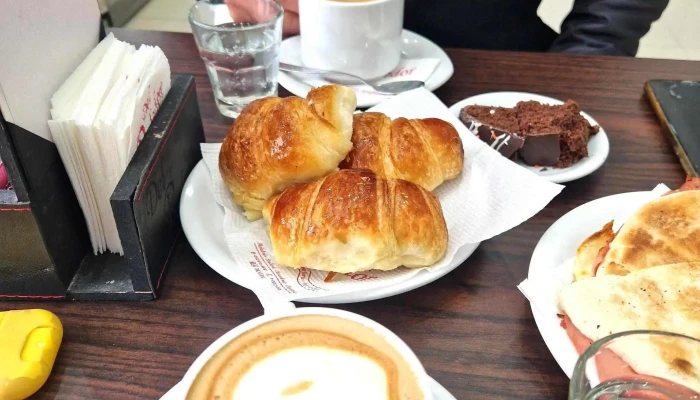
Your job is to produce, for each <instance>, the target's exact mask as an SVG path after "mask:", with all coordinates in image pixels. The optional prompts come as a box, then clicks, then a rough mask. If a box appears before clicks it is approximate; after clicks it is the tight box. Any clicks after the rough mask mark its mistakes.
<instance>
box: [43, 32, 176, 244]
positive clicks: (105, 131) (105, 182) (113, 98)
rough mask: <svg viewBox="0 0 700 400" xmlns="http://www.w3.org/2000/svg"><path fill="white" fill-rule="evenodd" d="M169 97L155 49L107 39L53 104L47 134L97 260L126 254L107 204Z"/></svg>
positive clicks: (166, 74) (165, 68)
mask: <svg viewBox="0 0 700 400" xmlns="http://www.w3.org/2000/svg"><path fill="white" fill-rule="evenodd" d="M168 90H170V65H169V64H168V60H167V58H166V57H165V55H164V54H163V52H162V51H161V49H160V48H158V47H152V46H145V45H143V46H141V47H140V48H139V49H138V50H136V48H135V47H134V46H133V45H131V44H128V43H125V42H122V41H119V40H117V39H116V38H115V37H114V36H113V35H112V34H111V33H110V34H109V35H108V36H107V37H106V38H105V39H104V40H102V41H101V42H100V43H99V44H98V45H97V46H96V47H95V48H94V49H93V50H92V51H91V52H90V53H89V54H88V56H87V57H86V58H85V60H84V61H83V62H82V63H81V64H80V65H79V66H78V68H77V69H76V70H75V71H74V72H73V73H72V74H71V76H70V77H68V79H67V80H66V81H65V82H64V83H63V85H61V87H60V88H59V89H58V91H57V92H56V93H55V94H54V95H53V97H52V98H51V117H52V120H50V121H49V129H50V130H51V135H52V136H53V139H54V142H55V143H56V147H57V148H58V151H59V154H60V155H61V159H62V160H63V164H64V165H65V167H66V171H67V172H68V176H69V177H70V180H71V183H72V185H73V189H74V190H75V193H76V195H77V197H78V201H79V203H80V207H81V208H82V210H83V214H84V215H85V220H86V222H87V226H88V230H89V232H90V240H91V241H92V247H93V251H94V253H95V254H98V253H102V252H104V251H105V250H109V251H111V252H113V253H119V254H121V255H123V254H124V251H123V249H122V245H121V241H120V240H119V233H118V232H117V226H116V223H115V220H114V214H113V213H112V207H111V205H110V201H109V199H110V197H111V195H112V192H113V191H114V188H115V187H116V185H117V183H118V182H119V180H120V179H121V176H122V174H123V173H124V171H125V170H126V167H127V165H128V164H129V161H130V160H131V157H132V156H133V155H134V152H135V151H136V147H137V146H138V145H139V143H140V142H141V139H142V138H143V135H144V134H145V132H146V131H147V130H148V127H149V125H150V124H151V121H152V120H153V117H154V116H155V114H156V112H157V111H158V107H159V106H160V104H161V103H162V101H163V99H164V98H165V95H166V94H167V93H168Z"/></svg>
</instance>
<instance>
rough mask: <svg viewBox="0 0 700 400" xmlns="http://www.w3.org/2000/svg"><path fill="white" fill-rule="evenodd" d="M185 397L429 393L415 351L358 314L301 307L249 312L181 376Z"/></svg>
mask: <svg viewBox="0 0 700 400" xmlns="http://www.w3.org/2000/svg"><path fill="white" fill-rule="evenodd" d="M182 383H183V384H184V385H186V386H188V390H187V396H186V398H187V399H188V400H190V399H191V400H199V399H220V400H261V399H265V400H327V399H333V400H357V399H361V400H429V399H430V398H431V395H430V390H429V388H428V381H427V375H426V373H425V370H424V369H423V367H422V365H421V364H420V361H418V358H417V357H416V356H415V354H413V352H412V351H411V350H410V349H409V348H408V346H407V345H406V344H405V343H404V342H403V341H401V339H399V338H398V337H397V336H396V335H394V334H393V333H392V332H391V331H389V330H388V329H386V328H384V327H383V326H381V325H379V324H377V323H376V322H374V321H372V320H369V319H367V318H364V317H361V316H359V315H357V314H353V313H349V312H346V311H340V310H335V309H328V308H302V309H295V310H292V311H289V312H284V313H278V314H276V315H272V316H270V315H265V316H262V317H259V318H255V319H253V320H251V321H249V322H247V323H244V324H242V325H240V326H239V327H237V328H235V329H233V330H232V331H230V332H229V333H227V334H226V335H224V336H222V337H221V338H220V339H219V340H217V341H216V342H214V343H213V344H212V345H211V346H210V347H209V348H208V349H207V350H205V351H204V353H202V355H201V356H200V357H199V358H198V359H197V360H196V361H195V363H194V364H193V365H192V367H191V368H190V370H189V371H188V372H187V374H186V375H185V378H184V379H183V382H182Z"/></svg>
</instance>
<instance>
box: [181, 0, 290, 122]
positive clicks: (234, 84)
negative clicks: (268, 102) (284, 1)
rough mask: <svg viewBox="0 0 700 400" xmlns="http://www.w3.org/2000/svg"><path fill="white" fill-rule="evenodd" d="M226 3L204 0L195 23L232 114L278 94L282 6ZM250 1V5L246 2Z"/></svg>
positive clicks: (220, 97) (219, 97) (224, 106)
mask: <svg viewBox="0 0 700 400" xmlns="http://www.w3.org/2000/svg"><path fill="white" fill-rule="evenodd" d="M240 3H241V4H242V6H241V7H240V9H239V10H236V11H235V13H233V14H234V15H233V16H232V15H231V13H230V12H229V9H228V7H227V6H226V5H225V4H217V3H212V2H209V1H198V2H196V3H195V5H194V6H192V8H191V9H190V15H189V20H190V25H192V34H193V35H194V38H195V41H196V42H197V47H198V48H199V54H200V55H201V57H202V60H204V64H205V65H206V68H207V73H208V74H209V80H210V81H211V86H212V89H213V91H214V97H215V99H216V106H217V107H218V108H219V111H220V112H221V113H222V114H224V115H226V116H228V117H231V118H235V117H237V116H238V114H240V112H241V110H242V109H243V108H244V107H245V106H246V105H248V103H250V102H251V101H253V100H255V99H259V98H262V97H268V96H276V95H277V71H278V69H279V49H280V42H281V41H282V18H283V10H282V7H281V6H280V5H279V4H278V3H277V2H276V1H274V0H255V1H241V2H240ZM244 4H248V5H247V6H243V5H244Z"/></svg>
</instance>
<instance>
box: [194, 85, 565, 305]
mask: <svg viewBox="0 0 700 400" xmlns="http://www.w3.org/2000/svg"><path fill="white" fill-rule="evenodd" d="M370 111H379V112H383V113H385V114H387V115H388V116H389V117H391V118H398V117H407V118H429V117H435V118H440V119H443V120H445V121H448V122H450V123H452V124H453V125H454V127H455V128H456V129H457V131H458V132H459V135H460V137H461V139H462V142H463V146H464V153H465V163H464V170H463V172H462V174H460V175H459V176H458V177H457V178H455V179H453V180H451V181H448V182H446V183H444V184H442V185H441V186H440V187H438V188H437V190H436V191H435V193H436V194H437V195H438V197H439V199H440V202H441V204H442V208H443V213H444V216H445V221H446V224H447V228H448V232H449V239H448V247H447V252H446V254H445V256H444V257H443V258H442V260H440V261H439V262H438V263H436V264H435V265H433V266H431V267H430V268H428V269H429V270H436V269H439V268H445V267H447V266H449V265H451V263H452V260H453V258H454V256H455V254H456V253H457V250H459V248H460V247H462V246H464V245H466V244H474V243H479V242H482V241H484V240H487V239H490V238H492V237H494V236H496V235H498V234H500V233H502V232H505V231H507V230H509V229H512V228H514V227H516V226H518V225H519V224H521V223H522V222H524V221H526V220H528V219H529V218H531V217H532V216H533V215H535V214H536V213H537V212H539V211H540V210H541V209H542V208H544V207H545V206H546V205H547V204H548V203H549V202H550V201H551V200H552V199H553V198H554V197H555V196H556V195H557V194H559V192H560V191H561V190H562V188H563V186H561V185H557V184H554V183H551V182H549V181H547V180H545V179H542V178H540V177H538V176H537V175H535V174H533V173H532V172H530V171H528V170H526V169H525V168H522V167H519V166H518V165H516V164H515V163H513V162H511V161H510V160H508V159H506V158H505V157H503V156H501V155H500V154H499V153H498V152H497V151H495V150H493V149H491V148H490V147H489V146H488V145H486V144H485V143H483V142H482V141H481V140H479V139H478V138H476V137H475V136H474V135H473V134H471V133H470V132H469V131H468V130H467V129H466V127H465V126H464V125H463V124H462V123H461V122H460V121H459V120H458V119H457V117H455V116H453V115H452V114H451V113H450V111H449V110H448V109H447V107H446V106H445V105H444V104H443V103H442V102H441V101H440V100H439V99H438V98H437V97H435V95H433V94H432V93H431V92H429V91H427V90H425V89H416V90H413V91H410V92H406V93H402V94H400V95H398V96H396V97H394V98H392V99H389V100H387V101H385V102H383V103H381V104H379V105H378V106H376V107H374V108H372V109H371V110H370ZM201 148H202V156H203V158H204V161H205V163H206V165H207V167H208V168H209V171H210V173H211V179H212V189H213V193H214V197H215V199H216V201H217V203H219V205H221V206H222V207H223V208H224V211H225V217H224V224H223V226H224V232H223V234H224V236H225V238H226V243H227V245H228V247H229V250H230V252H231V255H232V257H233V259H234V262H235V268H243V269H245V270H246V271H247V273H248V274H249V276H250V281H251V282H255V287H254V291H255V292H256V293H257V294H258V296H259V297H261V301H266V302H275V301H280V302H283V301H291V300H296V299H301V298H313V297H320V296H328V295H335V294H341V293H349V292H356V291H366V290H369V289H373V288H378V287H386V286H390V285H394V284H396V283H398V282H401V281H405V280H406V279H409V278H411V277H412V276H414V275H416V274H418V273H420V272H421V271H422V270H423V269H407V268H398V269H396V270H393V271H369V272H361V273H357V274H344V275H343V274H339V275H337V276H336V277H335V278H334V279H333V280H331V281H330V282H325V281H324V279H325V278H326V276H327V273H326V272H324V271H315V270H310V269H306V268H302V269H292V268H286V267H279V266H277V265H276V264H275V262H274V260H273V252H272V246H271V242H270V239H269V236H268V234H267V230H266V227H265V225H264V222H263V221H262V220H258V221H255V222H249V221H248V220H247V219H246V218H245V216H244V215H243V212H242V210H241V209H240V208H239V207H238V206H236V205H235V204H234V203H233V200H232V196H231V194H230V193H229V191H228V189H227V188H226V185H225V184H224V182H223V180H222V178H221V175H220V173H219V168H218V158H219V151H220V148H221V144H202V147H201ZM262 297H264V298H265V300H263V298H262Z"/></svg>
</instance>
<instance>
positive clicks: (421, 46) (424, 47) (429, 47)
mask: <svg viewBox="0 0 700 400" xmlns="http://www.w3.org/2000/svg"><path fill="white" fill-rule="evenodd" d="M401 39H402V41H403V49H402V50H401V51H402V57H403V58H437V59H439V60H440V64H439V65H438V67H437V68H436V69H435V72H433V74H432V75H431V76H430V78H429V79H428V80H427V81H426V82H425V87H426V88H427V89H428V90H430V91H433V90H435V89H437V88H439V87H440V86H442V85H443V84H444V83H445V82H447V81H448V80H449V79H450V78H451V77H452V74H454V66H453V65H452V61H451V60H450V57H448V56H447V53H445V51H443V50H442V49H441V48H440V46H438V45H436V44H435V43H433V42H431V41H430V40H428V39H426V38H424V37H423V36H421V35H419V34H417V33H413V32H411V31H407V30H405V29H404V31H403V33H402V34H401ZM280 61H281V62H284V63H287V64H292V65H304V64H303V63H302V61H301V37H300V36H294V37H291V38H288V39H285V40H283V41H282V45H281V48H280ZM278 79H279V84H280V85H282V87H284V88H285V89H287V90H289V91H290V92H292V93H293V94H294V95H296V96H299V97H306V94H307V93H308V92H309V90H311V86H310V85H308V84H307V83H304V82H302V81H301V80H299V79H297V78H295V77H294V75H292V74H289V73H286V72H283V71H280V73H279V75H278ZM382 100H385V98H384V97H380V96H379V97H378V96H367V95H366V94H363V93H359V94H358V95H357V107H359V108H369V107H373V106H376V105H377V104H379V102H380V101H382Z"/></svg>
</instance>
